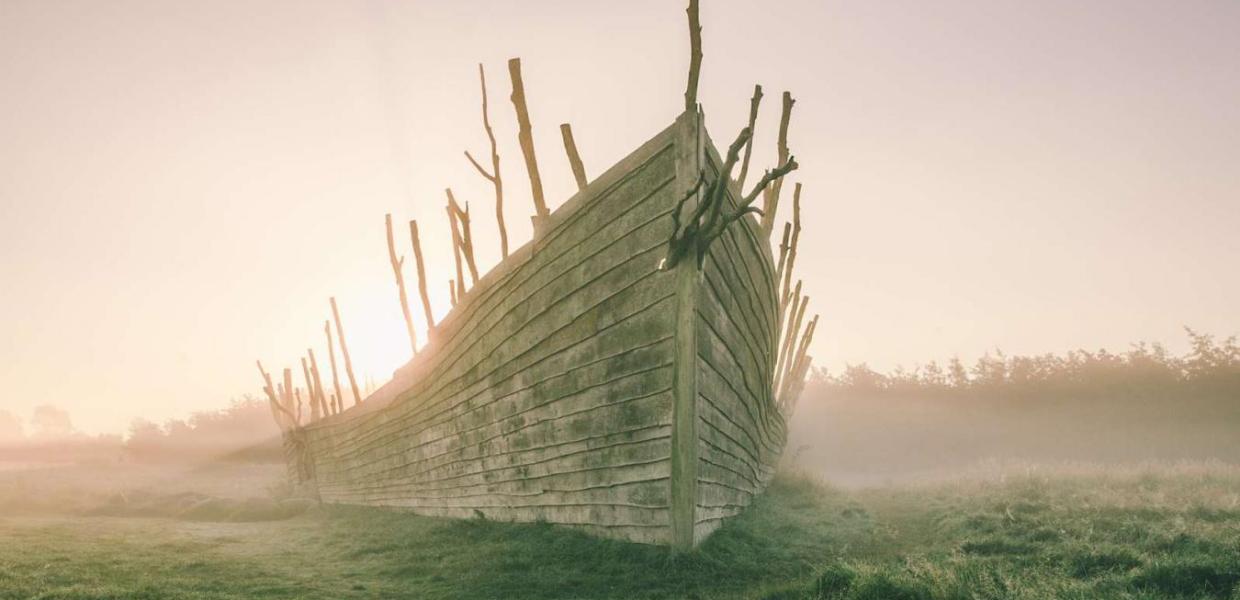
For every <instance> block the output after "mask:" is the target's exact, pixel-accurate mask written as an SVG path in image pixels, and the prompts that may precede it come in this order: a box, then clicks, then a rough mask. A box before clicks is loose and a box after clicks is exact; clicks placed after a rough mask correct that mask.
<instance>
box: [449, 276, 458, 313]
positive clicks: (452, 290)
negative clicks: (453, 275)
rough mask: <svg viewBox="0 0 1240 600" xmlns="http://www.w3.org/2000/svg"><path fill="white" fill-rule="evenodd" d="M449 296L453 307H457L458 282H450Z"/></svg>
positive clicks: (450, 280)
mask: <svg viewBox="0 0 1240 600" xmlns="http://www.w3.org/2000/svg"><path fill="white" fill-rule="evenodd" d="M448 295H449V296H451V298H452V306H456V281H454V280H452V279H449V280H448Z"/></svg>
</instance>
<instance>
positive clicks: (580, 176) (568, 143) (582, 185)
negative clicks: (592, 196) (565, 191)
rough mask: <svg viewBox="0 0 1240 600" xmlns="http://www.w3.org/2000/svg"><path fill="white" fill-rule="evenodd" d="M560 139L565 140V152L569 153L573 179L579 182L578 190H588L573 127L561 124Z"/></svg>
mask: <svg viewBox="0 0 1240 600" xmlns="http://www.w3.org/2000/svg"><path fill="white" fill-rule="evenodd" d="M560 137H562V138H564V152H566V153H568V164H569V166H570V167H572V169H573V178H574V179H576V180H577V189H578V190H584V189H586V184H588V183H589V180H587V179H586V167H585V165H583V164H581V155H580V154H578V153H577V142H576V141H574V140H573V126H572V125H569V124H568V123H561V124H560Z"/></svg>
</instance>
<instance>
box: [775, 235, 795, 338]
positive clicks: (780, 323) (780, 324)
mask: <svg viewBox="0 0 1240 600" xmlns="http://www.w3.org/2000/svg"><path fill="white" fill-rule="evenodd" d="M791 233H792V223H784V237H783V238H782V239H780V241H779V264H778V266H776V267H775V292H776V293H780V288H779V286H780V284H781V283H782V282H783V280H784V268H785V267H787V264H785V261H786V260H787V259H788V248H789V247H790V246H789V245H788V239H789V236H790V235H791ZM777 308H778V309H779V315H778V316H777V317H776V319H775V322H776V326H775V335H776V336H777V339H776V342H777V343H778V336H779V332H780V331H783V328H784V297H783V296H782V295H781V296H780V297H779V301H778V302H777Z"/></svg>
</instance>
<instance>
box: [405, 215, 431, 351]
mask: <svg viewBox="0 0 1240 600" xmlns="http://www.w3.org/2000/svg"><path fill="white" fill-rule="evenodd" d="M409 238H410V239H411V240H412V241H413V261H414V264H415V265H416V266H417V268H418V295H419V296H421V297H422V310H424V311H425V313H426V335H427V337H430V335H431V330H432V329H434V328H435V317H434V316H432V315H431V298H430V296H429V295H428V294H427V293H426V267H425V266H423V263H422V242H421V241H420V240H419V239H418V222H417V221H409Z"/></svg>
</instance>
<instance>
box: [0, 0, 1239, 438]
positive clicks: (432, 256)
mask: <svg viewBox="0 0 1240 600" xmlns="http://www.w3.org/2000/svg"><path fill="white" fill-rule="evenodd" d="M703 4H704V6H703V13H702V14H703V27H704V32H703V44H704V54H705V58H704V63H703V68H702V82H701V91H700V93H699V100H700V101H701V103H702V105H703V107H704V111H705V113H706V119H707V126H708V127H709V129H710V131H711V134H712V136H713V139H714V140H715V142H716V144H726V142H727V141H730V140H731V139H732V138H733V137H734V136H735V135H736V132H737V131H738V130H739V129H740V128H741V127H743V126H744V125H745V120H746V116H747V112H748V107H749V97H750V95H751V93H752V90H753V85H754V84H755V83H760V84H762V86H763V89H764V93H765V99H764V101H763V103H762V113H761V116H760V120H759V122H758V125H757V133H756V144H755V155H754V160H753V165H752V166H751V171H750V172H751V175H750V177H751V179H750V181H753V180H754V179H756V177H755V176H754V175H753V174H754V173H760V172H761V170H762V169H764V168H767V167H771V166H774V165H773V163H774V162H775V133H776V129H777V123H778V118H779V96H780V94H781V92H782V91H783V90H790V91H791V92H792V94H793V96H794V97H795V98H796V106H795V109H794V112H793V116H792V126H791V129H790V134H789V140H790V146H791V148H792V153H793V154H794V155H795V156H796V158H797V159H798V161H799V162H800V164H801V169H800V170H799V171H797V172H796V173H794V174H793V175H792V176H791V177H790V181H791V182H800V183H802V184H803V185H804V192H803V196H802V210H803V221H804V228H805V231H804V234H803V236H802V240H801V248H800V253H799V258H798V262H797V268H798V270H797V273H798V276H799V277H800V278H802V279H803V280H804V281H805V289H806V290H807V291H808V293H809V294H810V295H811V297H812V298H813V303H812V305H811V306H812V309H813V310H816V311H818V312H820V313H821V314H822V322H821V324H820V325H819V327H818V332H817V334H816V336H815V337H814V342H813V346H812V347H811V349H810V354H812V355H813V356H814V358H815V364H816V365H818V366H825V367H827V368H828V369H830V370H832V371H837V370H839V369H840V368H842V367H843V366H844V365H845V364H847V363H854V364H855V363H860V362H867V363H869V364H870V365H871V366H873V367H876V368H884V369H886V368H890V367H893V366H895V365H897V364H903V365H906V366H909V365H912V364H914V363H918V362H924V361H927V360H930V359H938V360H940V361H941V360H944V359H946V358H949V357H951V356H952V355H959V356H960V357H961V358H963V359H970V358H976V357H977V356H978V355H980V354H982V353H983V352H986V351H988V350H993V349H995V348H1001V349H1002V350H1003V351H1005V352H1008V353H1026V354H1033V353H1043V352H1062V351H1065V350H1070V349H1074V348H1080V347H1085V348H1091V349H1097V348H1099V347H1106V348H1108V349H1111V350H1117V351H1122V350H1124V349H1126V348H1127V347H1128V344H1129V343H1130V342H1135V341H1138V340H1150V341H1162V342H1166V343H1167V344H1168V346H1170V347H1171V348H1174V349H1179V348H1180V347H1181V346H1182V345H1183V334H1182V329H1181V327H1182V326H1185V325H1188V326H1191V327H1193V328H1195V329H1197V330H1200V331H1204V332H1208V333H1213V334H1217V335H1220V336H1228V335H1232V334H1235V333H1240V319H1238V317H1240V273H1238V272H1237V265H1238V264H1240V235H1237V232H1238V231H1240V69H1237V68H1236V64H1235V63H1236V57H1237V56H1240V35H1237V31H1240V3H1236V2H1234V1H1227V0H1197V1H1190V2H1174V3H1173V2H1155V1H1152V0H1138V1H1131V2H1129V1H1119V0H1100V1H1095V2H1071V1H1067V0H1051V1H1044V2H1016V1H1011V0H1000V1H983V0H967V1H966V0H949V1H945V2H935V3H922V2H903V1H893V0H881V1H866V2H861V1H857V2H819V1H814V0H796V1H790V2H784V3H774V4H772V3H757V2H752V3H750V2H739V1H726V2H725V1H718V0H713V1H712V0H708V1H707V2H704V3H703ZM758 34H761V35H758ZM1154 42H1157V43H1154ZM518 56H519V57H521V59H522V66H523V72H524V79H525V90H526V95H527V98H528V101H529V104H530V110H531V120H532V122H533V128H534V136H535V143H536V146H537V152H538V160H539V165H540V167H541V169H542V179H543V182H544V185H545V187H546V189H547V200H548V203H549V204H550V206H551V208H552V209H553V210H554V208H555V207H556V206H558V205H559V204H560V203H561V202H563V201H564V200H565V199H566V198H568V197H569V196H570V195H571V194H572V193H573V192H574V191H575V190H576V185H575V183H574V180H573V177H572V174H571V172H570V171H569V166H568V163H567V160H566V159H565V155H564V151H563V147H562V145H561V141H560V132H559V130H558V126H559V124H560V123H564V122H569V123H571V124H572V126H573V131H574V134H575V137H576V142H577V145H578V147H579V148H580V151H581V155H582V158H583V160H584V162H585V167H586V171H587V173H588V175H589V176H590V177H595V176H597V175H599V174H601V173H602V172H603V171H604V170H605V169H607V168H608V167H610V166H611V165H613V164H614V163H615V162H616V161H618V160H620V159H621V158H623V157H624V156H626V155H627V154H628V153H629V152H631V151H632V150H634V149H636V148H637V147H638V146H639V145H640V144H641V143H643V142H644V141H646V140H647V139H649V138H651V137H652V136H653V135H654V134H656V133H657V132H659V131H660V130H662V129H663V128H664V127H666V126H668V125H669V124H671V123H672V122H673V120H674V119H675V118H676V116H677V115H678V114H679V113H680V111H681V108H682V104H683V99H682V98H683V96H682V94H683V93H684V87H685V86H684V83H685V82H684V76H685V73H686V69H687V64H688V42H687V36H686V31H685V19H684V6H683V3H682V2H667V1H661V0H637V1H630V2H605V3H604V2H567V1H545V0H538V1H528V2H429V1H410V2H380V1H371V2H364V1H356V2H351V1H339V2H326V1H311V2H283V1H279V2H278V1H270V2H262V3H240V2H223V3H216V2H184V1H174V2H167V1H158V2H157V1H153V0H152V1H133V0H118V1H115V2H88V1H82V0H78V1H69V0H53V1H44V0H0V311H3V313H4V314H5V318H4V319H3V321H0V386H2V387H3V389H4V390H5V391H6V392H7V396H6V399H5V400H4V401H3V402H2V403H0V409H4V410H9V411H11V412H13V413H14V414H17V415H19V416H21V417H22V418H29V416H30V414H31V412H32V410H33V409H34V407H35V406H38V405H43V404H53V405H56V406H58V407H61V408H64V409H66V410H68V411H69V413H70V414H71V415H72V417H73V419H74V425H75V426H76V427H77V428H79V429H81V430H83V431H87V432H91V433H96V432H123V431H125V429H126V428H127V427H128V425H129V423H130V421H131V420H132V419H134V418H137V417H144V418H147V419H151V420H154V421H162V420H164V419H168V418H173V417H182V416H184V415H186V414H188V413H190V412H192V411H195V410H203V409H212V408H218V407H220V406H224V405H226V404H227V403H228V402H229V400H230V399H231V398H237V397H240V396H241V395H243V394H251V395H255V396H258V395H260V394H261V391H260V389H261V387H260V386H261V381H260V379H259V375H258V372H257V371H256V369H255V367H254V360H255V359H261V360H262V361H263V363H264V365H265V366H266V367H267V368H268V369H269V370H272V371H273V372H275V371H278V370H279V369H280V368H283V367H294V374H295V378H296V379H297V380H300V377H301V375H300V372H299V368H300V367H299V363H297V362H296V361H297V359H298V357H299V356H301V355H302V354H304V353H305V351H306V349H307V348H308V347H310V348H313V349H314V351H315V354H316V355H317V356H319V357H320V358H319V361H320V364H322V363H323V362H324V361H325V357H326V346H325V339H324V335H323V323H324V320H325V319H328V318H330V315H331V312H330V307H329V305H328V298H329V297H330V296H335V297H336V298H337V301H338V302H339V303H340V308H341V312H342V315H341V316H342V318H343V320H344V328H345V333H346V335H347V341H348V344H349V349H350V351H351V353H352V355H353V362H354V364H355V366H356V368H357V371H358V378H359V383H362V382H364V381H365V380H366V379H367V378H369V379H371V380H373V381H374V383H375V384H382V383H383V382H384V381H385V380H386V379H387V378H388V377H389V376H390V375H391V373H392V371H393V370H394V369H395V368H396V367H398V366H400V365H401V364H403V363H404V362H405V361H407V360H408V358H409V346H408V340H407V338H406V335H405V329H404V322H403V321H402V317H401V313H400V308H399V305H398V302H397V293H396V286H395V283H394V281H393V277H392V272H391V268H390V266H389V264H388V256H387V247H386V242H385V238H384V229H383V223H384V214H385V213H389V212H390V213H392V215H393V219H394V221H395V223H397V225H398V226H397V228H396V230H397V233H398V235H397V240H398V249H399V251H400V252H401V253H403V254H405V255H406V263H405V265H406V270H405V277H406V280H407V281H408V282H410V284H409V285H410V286H412V285H413V283H412V282H414V281H415V277H414V275H413V271H412V260H413V259H412V252H411V250H410V248H409V241H408V229H407V225H406V223H407V222H408V220H409V219H417V220H418V221H419V225H420V230H421V237H422V246H423V248H424V250H425V251H426V253H427V265H426V266H427V271H428V278H429V280H430V290H431V300H432V303H433V304H434V307H435V314H436V318H439V317H442V316H443V315H444V314H446V313H447V311H448V307H449V299H448V289H447V286H448V280H449V279H450V278H452V277H454V272H453V271H454V269H453V266H452V256H451V252H450V250H451V245H450V238H449V230H448V227H447V218H446V216H445V212H444V205H445V202H446V199H445V195H444V189H445V188H447V187H451V188H452V190H453V191H454V193H455V194H456V197H457V198H458V199H460V200H461V201H468V202H469V205H470V208H471V214H472V217H473V232H474V236H475V240H476V242H475V243H476V247H477V253H478V261H479V269H480V270H481V271H486V270H489V269H490V268H491V267H492V266H493V265H494V264H495V263H496V262H498V259H499V249H498V237H497V234H496V227H495V220H494V218H493V211H494V206H493V196H492V192H491V187H490V184H489V183H488V182H487V181H485V180H484V179H482V178H481V177H479V176H478V174H477V173H476V172H475V171H474V170H473V169H472V168H471V167H470V165H469V163H468V162H467V161H466V160H465V158H464V156H463V155H462V151H464V150H469V151H470V152H471V153H472V154H474V155H475V156H485V155H486V154H487V149H488V146H487V140H486V137H485V134H484V131H483V128H482V122H481V117H480V105H479V101H480V97H479V89H478V73H477V65H478V63H479V62H481V63H483V65H484V66H485V68H486V74H487V83H488V91H489V93H490V114H491V120H492V122H493V125H494V127H495V133H496V136H497V137H498V139H499V144H500V145H499V153H500V156H501V159H502V169H503V175H504V178H505V214H506V218H507V227H508V231H509V240H510V247H511V248H512V249H516V248H517V247H519V246H521V245H522V244H524V243H525V242H526V241H528V240H529V238H530V234H531V228H530V220H529V218H528V217H529V216H530V215H531V214H533V206H532V203H531V200H530V189H529V184H528V180H527V179H526V174H525V167H524V163H523V162H522V158H521V152H520V149H519V147H518V145H517V137H516V119H515V116H514V114H513V109H512V104H511V103H510V102H509V99H508V95H509V92H510V90H511V87H510V84H509V79H508V71H507V67H506V64H505V63H506V61H507V59H508V58H511V57H518ZM784 190H785V191H784V196H783V198H784V200H783V202H782V204H781V206H780V209H781V210H780V221H779V222H780V223H781V224H782V222H783V220H784V219H785V218H791V199H790V198H791V184H789V185H786V186H785V188H784ZM775 241H776V242H778V240H775ZM411 289H412V287H411ZM414 301H415V304H414V305H413V314H414V318H415V319H416V321H417V323H418V334H419V336H421V338H422V339H421V341H422V342H425V328H424V324H423V323H422V320H423V319H422V316H421V315H422V312H421V309H420V307H418V306H417V304H416V299H414ZM341 377H342V379H343V373H342V375H341ZM346 386H347V384H346ZM348 404H351V401H346V405H348Z"/></svg>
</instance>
